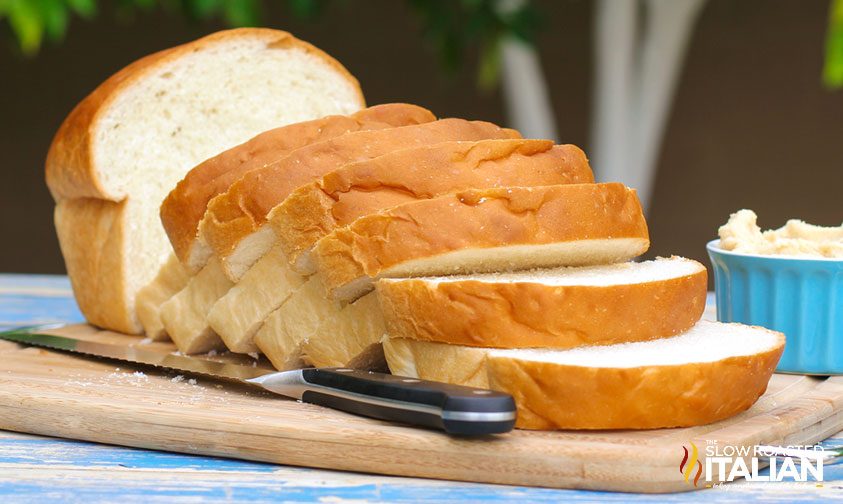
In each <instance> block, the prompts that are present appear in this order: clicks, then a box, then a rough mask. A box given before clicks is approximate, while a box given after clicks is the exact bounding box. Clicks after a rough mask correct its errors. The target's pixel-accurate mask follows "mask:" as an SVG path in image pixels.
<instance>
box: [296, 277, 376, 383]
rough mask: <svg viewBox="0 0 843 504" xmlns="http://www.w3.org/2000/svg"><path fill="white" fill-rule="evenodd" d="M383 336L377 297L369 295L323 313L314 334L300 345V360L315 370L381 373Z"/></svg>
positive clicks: (308, 336) (323, 301)
mask: <svg viewBox="0 0 843 504" xmlns="http://www.w3.org/2000/svg"><path fill="white" fill-rule="evenodd" d="M320 301H321V303H322V304H324V303H325V300H324V299H323V300H320ZM299 334H302V333H301V332H300V333H299ZM386 334H387V329H386V324H385V322H384V317H383V314H382V312H381V307H380V303H379V302H378V297H377V295H376V294H375V293H374V292H370V293H368V294H366V295H365V296H363V297H361V298H360V299H358V300H357V301H355V302H353V303H348V304H346V305H345V306H342V307H341V308H339V309H336V308H335V309H333V310H330V311H329V312H328V313H326V314H325V316H324V317H323V318H322V320H321V321H320V323H319V327H317V328H316V331H315V332H314V333H313V334H311V335H307V337H305V338H304V340H303V341H302V345H301V352H302V359H303V360H304V361H305V362H307V363H308V364H310V365H312V366H317V367H351V368H354V369H372V370H376V369H380V368H383V367H384V365H385V360H384V355H383V347H382V345H381V340H383V337H384V336H386Z"/></svg>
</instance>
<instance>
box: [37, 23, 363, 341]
mask: <svg viewBox="0 0 843 504" xmlns="http://www.w3.org/2000/svg"><path fill="white" fill-rule="evenodd" d="M303 82H306V85H302V83H303ZM362 106H364V101H363V96H362V94H361V92H360V89H359V86H358V85H357V81H356V80H355V79H354V78H353V77H352V76H351V75H350V74H349V73H348V72H347V71H346V70H345V69H344V68H343V67H342V66H341V65H340V64H339V63H337V62H336V61H335V60H334V59H332V58H331V57H329V56H328V55H326V54H325V53H323V52H322V51H320V50H318V49H317V48H315V47H313V46H311V45H310V44H307V43H305V42H302V41H300V40H297V39H296V38H295V37H293V36H291V35H290V34H288V33H285V32H281V31H277V30H267V29H239V30H230V31H225V32H220V33H216V34H213V35H210V36H208V37H205V38H202V39H199V40H197V41H195V42H191V43H189V44H185V45H183V46H179V47H175V48H172V49H168V50H166V51H162V52H159V53H156V54H153V55H151V56H148V57H146V58H143V59H141V60H138V61H136V62H135V63H132V64H131V65H129V66H127V67H126V68H124V69H123V70H121V71H119V72H118V73H116V74H115V75H113V76H112V77H111V78H109V79H108V80H106V81H105V82H104V83H103V84H102V85H100V86H99V87H98V88H97V89H96V90H95V91H94V92H93V93H91V94H90V95H89V96H88V97H86V98H85V99H84V100H83V101H82V102H81V103H80V104H79V105H78V106H77V107H76V108H75V109H74V110H73V111H72V112H71V113H70V115H69V116H68V117H67V119H66V120H65V121H64V123H63V124H62V126H61V127H60V128H59V131H58V133H57V134H56V136H55V138H54V140H53V143H52V146H51V147H50V151H49V154H48V156H47V162H46V177H47V185H48V186H49V188H50V192H51V193H52V195H53V197H54V199H55V200H56V202H57V206H56V212H55V222H56V230H57V233H58V237H59V242H60V244H61V249H62V253H63V255H64V258H65V265H66V267H67V270H68V273H69V275H70V280H71V283H72V285H73V291H74V294H75V296H76V300H77V302H78V304H79V307H80V309H81V311H82V313H83V314H84V315H85V317H86V318H87V319H88V321H89V322H91V323H93V324H95V325H98V326H101V327H105V328H108V329H113V330H117V331H121V332H125V333H139V332H141V330H142V328H141V324H140V321H139V320H138V317H137V314H136V312H135V296H136V294H137V292H138V290H140V289H141V288H142V287H143V286H144V285H147V284H148V283H149V282H150V281H151V280H152V279H153V278H154V277H155V275H156V274H157V273H158V270H159V268H160V267H161V265H162V264H163V263H164V261H165V260H166V258H167V256H168V255H169V253H170V251H171V246H170V244H169V242H168V240H167V238H166V234H165V233H164V230H163V228H162V227H161V223H160V220H159V218H158V209H159V206H160V204H161V201H162V200H163V199H164V196H165V195H166V194H167V192H168V191H169V190H170V189H171V188H172V187H173V186H174V185H175V183H176V182H177V181H178V180H179V179H181V178H182V177H183V176H184V174H185V173H186V172H187V171H188V170H189V169H190V168H192V167H194V166H196V165H197V164H198V163H199V162H201V161H202V160H204V159H207V158H209V157H210V156H212V155H215V154H217V153H218V152H220V151H221V150H224V149H227V148H229V147H232V146H234V145H237V144H239V143H241V142H244V141H246V140H247V139H249V138H251V137H253V136H254V135H256V134H257V133H260V132H261V131H265V130H267V129H269V128H274V127H277V126H279V125H283V124H287V123H292V122H298V121H304V120H308V119H313V118H316V117H322V116H325V115H329V114H349V113H352V112H354V111H356V110H358V109H360V108H361V107H362Z"/></svg>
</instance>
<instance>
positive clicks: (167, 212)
mask: <svg viewBox="0 0 843 504" xmlns="http://www.w3.org/2000/svg"><path fill="white" fill-rule="evenodd" d="M435 119H436V118H435V117H434V116H433V114H432V113H431V112H430V111H428V110H426V109H424V108H422V107H418V106H416V105H408V104H404V103H392V104H385V105H377V106H374V107H369V108H366V109H363V110H361V111H359V112H356V113H354V114H352V115H350V116H342V115H332V116H327V117H322V118H319V119H314V120H311V121H304V122H300V123H295V124H290V125H287V126H282V127H280V128H275V129H271V130H269V131H266V132H264V133H261V134H260V135H258V136H256V137H254V138H252V139H251V140H249V141H247V142H245V143H242V144H240V145H238V146H236V147H232V148H231V149H229V150H227V151H224V152H222V153H221V154H217V155H216V156H214V157H212V158H210V159H207V160H205V161H203V162H202V163H200V164H199V165H198V166H196V167H195V168H193V169H192V170H190V171H189V172H188V173H187V175H186V176H185V177H184V178H183V179H182V180H181V181H180V182H179V183H178V185H176V187H175V188H174V189H173V190H172V191H170V194H169V195H168V196H167V197H166V198H165V199H164V202H163V203H162V204H161V212H160V213H161V222H162V224H163V225H164V229H165V230H166V231H167V236H168V237H169V238H170V242H171V243H172V244H173V249H174V250H175V251H176V255H177V256H178V257H179V259H180V260H181V261H182V263H184V265H185V266H186V267H187V268H188V269H189V270H190V271H191V272H192V273H194V274H195V273H196V272H198V271H199V269H201V268H202V266H204V265H205V263H206V262H207V261H208V258H209V257H210V255H211V253H212V250H211V248H210V247H209V246H208V245H207V244H206V243H204V242H203V241H202V240H200V239H199V238H200V237H199V222H200V221H201V220H202V217H203V216H204V215H205V210H206V208H207V206H208V202H209V201H211V199H212V198H213V197H215V196H217V195H219V194H221V193H223V192H225V191H226V190H228V188H229V186H231V184H233V183H234V182H236V181H237V180H239V179H240V177H242V176H243V175H244V174H246V173H247V172H249V171H251V170H254V169H258V168H262V167H264V166H266V165H268V164H271V163H273V162H275V161H278V160H279V159H282V158H283V157H285V156H286V155H287V154H289V153H290V152H292V151H293V150H295V149H298V148H301V147H304V146H306V145H309V144H312V143H316V142H319V141H323V140H327V139H329V138H335V137H338V136H340V135H343V134H345V133H349V132H353V131H361V130H377V129H385V128H390V127H395V126H406V125H409V124H422V123H426V122H430V121H433V120H435Z"/></svg>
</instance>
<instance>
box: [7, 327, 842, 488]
mask: <svg viewBox="0 0 843 504" xmlns="http://www.w3.org/2000/svg"><path fill="white" fill-rule="evenodd" d="M49 332H52V333H54V334H73V335H75V336H80V337H85V338H89V339H95V340H102V341H110V342H122V343H125V344H126V345H145V346H146V348H156V349H159V350H161V351H166V352H169V351H173V348H172V347H171V346H170V345H169V344H165V343H146V342H143V341H142V340H141V338H138V337H132V336H126V335H122V334H117V333H111V332H106V331H98V330H96V329H94V328H92V327H90V326H87V325H76V326H69V327H67V328H63V329H58V330H52V331H49ZM208 358H213V359H222V360H238V359H239V360H241V361H243V362H252V361H251V360H250V359H249V358H248V357H243V356H227V355H223V356H216V357H208ZM255 365H256V366H266V367H267V369H268V368H269V367H268V365H267V364H266V363H264V362H256V363H255ZM560 407H564V405H560ZM0 429H6V430H14V431H20V432H28V433H33V434H41V435H48V436H57V437H65V438H72V439H82V440H88V441H96V442H101V443H110V444H116V445H125V446H133V447H139V448H150V449H156V450H166V451H175V452H182V453H196V454H203V455H216V456H224V457H233V458H240V459H246V460H255V461H265V462H274V463H279V464H289V465H298V466H308V467H319V468H328V469H342V470H350V471H360V472H369V473H379V474H389V475H401V476H417V477H426V478H440V479H450V480H462V481H476V482H486V483H504V484H513V485H528V486H544V487H555V488H583V489H595V490H615V491H631V492H672V491H684V490H693V489H694V486H693V485H689V484H688V483H686V482H685V480H684V478H683V477H682V475H681V474H680V470H679V464H680V462H681V461H682V457H683V455H684V451H683V445H684V446H689V443H690V442H691V441H693V442H694V443H696V445H697V446H700V447H702V446H704V445H705V444H706V442H707V441H710V440H716V441H717V442H718V443H719V444H720V445H741V446H743V445H754V444H813V443H815V442H817V441H819V440H821V439H825V438H826V437H828V436H830V435H832V434H834V433H836V432H838V431H840V430H843V377H841V378H829V379H821V378H814V377H805V376H786V375H776V376H774V377H773V379H772V380H771V382H770V385H769V388H768V391H767V394H766V395H764V396H763V397H762V398H761V399H760V400H759V401H758V403H757V404H756V405H755V406H754V407H753V408H752V409H750V410H749V411H747V412H745V413H743V414H741V415H738V416H736V417H734V418H731V419H729V420H726V421H723V422H719V423H716V424H712V425H707V426H703V427H696V428H690V429H663V430H652V431H604V432H531V431H515V432H512V433H510V434H506V435H501V436H493V437H488V438H484V439H459V438H452V437H449V436H447V435H445V434H442V433H439V432H435V431H428V430H423V429H417V428H411V427H405V426H401V425H397V424H390V423H387V422H382V421H378V420H370V419H367V418H361V417H357V416H353V415H349V414H346V413H342V412H337V411H332V410H329V409H325V408H322V407H319V406H314V405H310V404H303V403H299V402H297V401H294V400H288V399H284V398H281V397H279V396H275V395H271V394H268V393H264V392H262V391H256V390H254V389H251V388H247V387H244V386H239V385H233V384H231V383H229V382H223V381H215V380H212V379H208V378H205V377H190V376H181V375H178V374H177V373H174V372H169V371H163V370H156V369H154V368H148V367H146V368H144V367H137V366H129V365H126V364H123V363H118V362H115V361H105V360H97V359H91V358H86V357H81V356H76V355H71V354H65V353H61V352H55V351H48V350H43V349H38V348H25V347H22V346H20V345H17V344H14V343H10V342H5V341H0ZM698 488H703V485H700V486H699V487H698Z"/></svg>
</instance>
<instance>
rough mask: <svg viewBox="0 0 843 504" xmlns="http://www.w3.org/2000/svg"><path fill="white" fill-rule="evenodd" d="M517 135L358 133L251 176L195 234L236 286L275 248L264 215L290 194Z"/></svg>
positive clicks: (486, 127) (485, 131)
mask: <svg viewBox="0 0 843 504" xmlns="http://www.w3.org/2000/svg"><path fill="white" fill-rule="evenodd" d="M517 137H519V135H518V133H517V132H515V131H513V130H507V129H503V128H500V127H498V126H495V125H494V124H491V123H487V122H482V121H466V120H464V119H442V120H439V121H434V122H431V123H426V124H419V125H413V126H403V127H399V128H389V129H384V130H378V131H358V132H355V133H348V134H346V135H342V136H340V137H337V138H334V139H330V140H326V141H323V142H318V143H315V144H312V145H309V146H307V147H303V148H301V149H298V150H295V151H293V152H292V153H291V154H290V155H289V156H287V157H285V158H284V159H282V160H280V161H278V162H277V163H273V164H272V165H269V166H267V167H265V168H261V169H258V170H253V171H251V172H249V173H247V174H246V175H245V176H243V178H241V179H240V180H238V181H237V182H236V183H234V184H233V185H232V186H231V187H230V188H229V189H228V191H226V192H225V193H224V194H221V195H219V196H217V197H216V198H214V199H213V200H211V202H210V204H209V205H208V210H207V212H206V213H205V217H204V218H203V219H202V223H201V224H200V233H201V234H202V236H203V238H204V239H205V240H206V241H207V243H208V244H209V245H210V246H211V247H212V248H213V249H214V253H215V254H216V256H217V257H219V258H220V259H221V260H222V263H223V267H224V269H225V271H226V274H227V275H228V277H229V278H230V279H231V280H233V281H235V282H236V281H238V280H240V278H241V277H242V276H243V275H244V274H245V273H246V270H248V269H249V267H251V266H252V265H253V264H254V263H255V262H257V260H258V259H260V258H261V257H262V256H263V255H264V254H266V253H267V252H268V251H269V249H270V248H272V245H273V244H274V243H275V238H276V236H275V233H274V232H273V230H272V228H271V226H265V224H266V222H267V215H268V214H269V212H270V211H271V210H272V209H273V208H274V207H275V206H276V205H278V204H280V203H281V202H282V201H284V199H285V198H286V197H287V196H289V195H290V193H291V192H292V191H294V190H295V189H297V188H298V187H300V186H302V185H304V184H307V183H310V182H312V181H314V180H315V179H317V178H319V177H321V176H323V175H325V174H326V173H328V172H331V171H333V170H336V169H338V168H340V167H342V166H343V165H345V164H347V163H352V162H356V161H363V160H366V159H372V158H374V157H378V156H381V155H384V154H386V153H389V152H392V151H394V150H397V149H404V148H408V147H414V146H421V145H430V144H435V143H440V142H445V141H449V140H483V139H487V138H517Z"/></svg>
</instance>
